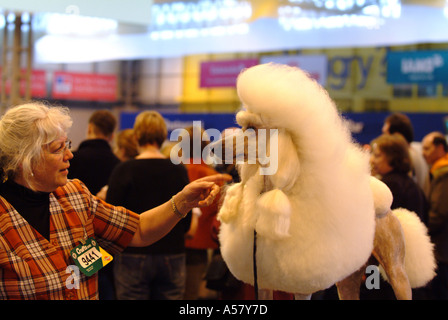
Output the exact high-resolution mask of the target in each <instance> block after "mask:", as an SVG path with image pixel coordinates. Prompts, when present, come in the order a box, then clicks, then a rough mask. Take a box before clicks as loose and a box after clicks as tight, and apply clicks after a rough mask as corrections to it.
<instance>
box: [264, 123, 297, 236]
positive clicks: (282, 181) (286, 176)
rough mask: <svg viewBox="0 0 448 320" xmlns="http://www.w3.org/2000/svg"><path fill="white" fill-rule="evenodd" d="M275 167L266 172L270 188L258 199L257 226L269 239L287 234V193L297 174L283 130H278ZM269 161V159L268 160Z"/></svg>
mask: <svg viewBox="0 0 448 320" xmlns="http://www.w3.org/2000/svg"><path fill="white" fill-rule="evenodd" d="M276 147H277V150H272V148H271V149H270V153H271V154H270V155H271V158H272V156H273V152H277V160H278V167H277V171H276V172H275V173H274V174H273V175H271V176H268V179H269V181H270V183H271V184H272V190H270V191H268V192H265V193H263V194H262V195H261V196H260V197H259V199H258V200H257V203H256V206H257V211H258V220H257V224H256V230H257V232H259V233H260V234H262V235H264V236H266V237H268V238H270V239H276V240H279V239H284V238H287V237H289V236H290V234H289V227H290V219H291V203H290V200H289V197H288V195H287V194H286V193H287V192H288V191H289V190H290V189H291V188H292V187H293V186H294V185H295V183H296V181H297V179H298V177H299V175H300V162H299V157H298V154H297V148H296V147H295V145H294V143H293V141H292V139H291V136H290V135H289V133H288V132H286V131H285V130H283V129H282V130H278V144H277V146H276ZM271 165H273V164H272V161H271Z"/></svg>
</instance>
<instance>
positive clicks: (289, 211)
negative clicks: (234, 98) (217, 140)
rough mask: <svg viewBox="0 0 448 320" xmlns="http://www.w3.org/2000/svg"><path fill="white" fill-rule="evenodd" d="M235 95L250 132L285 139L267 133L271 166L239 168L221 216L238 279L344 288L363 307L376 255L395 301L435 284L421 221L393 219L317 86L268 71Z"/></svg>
mask: <svg viewBox="0 0 448 320" xmlns="http://www.w3.org/2000/svg"><path fill="white" fill-rule="evenodd" d="M237 91H238V95H239V97H240V99H241V101H242V103H243V109H242V110H241V111H240V112H238V114H237V115H236V120H237V122H238V124H239V125H241V127H242V128H243V130H245V129H247V128H251V129H254V130H255V132H259V131H260V129H277V132H276V133H277V134H276V135H275V139H274V140H275V141H274V142H275V143H273V141H272V140H273V138H272V137H274V136H271V135H269V133H268V134H266V136H267V138H266V141H265V142H266V155H268V156H269V161H268V163H266V161H265V160H266V157H264V159H263V160H264V161H261V160H262V159H261V158H260V157H259V156H258V157H257V160H258V161H257V162H256V163H252V164H250V163H247V162H246V163H245V164H242V165H240V176H241V182H240V183H236V184H233V185H231V186H230V187H229V188H228V189H227V191H226V196H225V199H224V202H223V204H222V208H221V210H220V212H219V214H218V219H219V220H220V221H221V230H220V234H219V239H220V243H221V252H222V255H223V258H224V260H225V261H226V263H227V265H228V267H229V269H230V271H231V272H232V274H233V275H234V276H235V277H237V278H238V279H240V280H242V281H244V282H246V283H250V284H253V285H257V286H258V287H259V288H260V289H270V290H281V291H285V292H290V293H298V294H304V295H310V294H312V293H313V292H316V291H318V290H322V289H325V288H328V287H329V286H331V285H333V284H335V283H336V284H337V285H338V290H339V296H340V298H341V299H356V298H357V297H358V293H359V286H360V281H361V277H362V275H363V274H364V272H365V267H366V264H367V262H368V260H369V258H370V257H371V255H372V253H373V255H374V256H375V258H377V259H378V261H379V262H380V264H381V265H382V267H383V268H384V271H383V273H384V276H385V277H387V278H388V279H389V281H390V282H391V285H392V286H393V288H394V290H395V294H396V296H397V298H400V299H409V298H411V289H410V288H411V287H418V286H422V285H424V284H426V283H427V282H428V281H429V280H430V279H432V278H433V276H434V269H435V261H434V256H433V245H432V244H431V242H430V240H429V237H428V236H427V232H426V228H425V226H424V225H423V224H422V223H421V222H420V220H419V219H418V217H417V216H416V215H415V213H412V212H408V211H406V212H405V210H403V209H400V210H396V212H393V213H391V210H390V205H391V203H392V195H391V193H390V191H389V189H388V188H387V187H386V185H385V184H383V183H382V182H380V181H379V180H377V179H374V178H372V177H371V176H370V168H369V155H368V154H367V153H366V152H364V151H363V150H362V149H361V148H360V147H359V146H357V145H356V144H355V143H353V141H352V139H351V135H350V132H349V130H348V127H347V125H346V123H345V121H344V119H343V118H342V117H341V116H340V114H339V113H338V111H337V108H336V107H335V104H334V103H333V101H332V100H331V99H330V97H329V95H328V94H327V92H326V91H325V90H324V89H323V88H322V87H321V86H320V85H319V84H318V83H317V82H316V81H314V80H313V79H311V78H310V77H309V76H308V75H307V74H306V73H304V72H303V71H302V70H300V69H298V68H293V67H289V66H285V65H276V64H263V65H258V66H255V67H252V68H249V69H247V70H245V71H243V72H242V73H241V74H240V76H239V78H238V81H237ZM268 132H269V131H268ZM257 146H258V147H260V143H258V145H257ZM276 152H277V153H278V154H276V156H275V157H272V156H273V154H274V153H276ZM274 162H277V163H274ZM269 166H271V168H274V169H275V170H274V171H273V170H271V171H270V172H269V170H268V171H266V168H267V167H269ZM263 169H264V170H265V171H264V172H263V171H262V170H263ZM266 172H268V173H266ZM254 231H255V232H254ZM404 243H406V255H404V251H405V250H404ZM254 245H255V246H256V252H254ZM392 252H393V254H391V253H392ZM254 254H255V258H256V260H255V262H256V263H255V267H256V268H255V270H254V263H253V261H254V260H253V259H254ZM404 264H405V265H406V268H404V267H403V265H404ZM405 269H406V271H404V270H405ZM254 271H255V272H254ZM254 273H256V275H257V278H256V280H257V282H256V283H255V282H254ZM353 284H354V285H353ZM356 287H357V288H356Z"/></svg>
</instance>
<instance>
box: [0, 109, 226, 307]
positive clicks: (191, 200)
mask: <svg viewBox="0 0 448 320" xmlns="http://www.w3.org/2000/svg"><path fill="white" fill-rule="evenodd" d="M71 125H72V119H71V117H70V114H69V109H68V108H64V107H51V106H47V105H45V104H43V103H40V102H33V103H29V104H24V105H19V106H16V107H13V108H10V109H9V110H7V111H6V113H5V114H4V115H3V117H2V118H1V120H0V181H1V184H0V195H1V197H0V202H1V206H0V216H1V217H2V218H1V219H0V230H1V233H0V243H2V245H1V250H0V275H1V281H0V299H5V300H34V299H52V300H64V299H66V300H81V299H82V300H94V299H98V277H97V275H98V273H94V274H93V275H90V276H87V275H86V274H84V273H83V272H82V270H80V268H78V271H79V272H75V271H74V267H75V266H74V261H73V259H76V258H74V257H73V256H72V254H71V251H72V250H75V249H76V248H80V246H82V244H83V243H85V242H86V241H93V240H95V242H97V243H98V244H99V245H100V247H101V248H102V249H104V250H105V251H107V252H108V253H110V254H112V255H114V254H117V253H119V252H121V251H122V250H123V249H124V248H126V247H128V246H137V247H145V246H148V245H150V244H152V243H154V242H156V241H158V240H159V239H160V238H162V237H163V236H164V235H165V234H167V233H168V232H169V231H170V230H171V229H172V228H173V227H174V226H175V225H176V224H177V223H178V222H179V221H182V220H183V218H184V217H185V216H186V214H187V213H188V212H189V211H190V210H191V209H192V208H195V207H202V206H207V205H209V204H211V203H212V201H213V200H214V198H215V197H216V195H217V194H218V193H219V191H220V190H219V186H218V185H217V183H220V184H221V183H223V182H225V181H229V180H230V179H231V177H230V176H224V175H218V176H213V177H206V178H204V179H201V180H196V181H193V182H191V183H190V184H188V185H186V186H185V187H184V188H183V189H182V190H180V191H179V192H177V193H173V196H172V197H170V198H169V200H168V201H166V202H164V203H162V204H161V205H160V206H158V207H156V208H153V209H151V210H147V211H145V212H139V213H140V214H137V213H134V212H132V211H130V210H128V209H126V208H124V207H116V206H112V205H110V204H108V203H106V202H104V201H102V200H101V199H99V198H97V197H96V196H95V195H93V194H92V193H91V192H90V191H89V190H88V189H87V187H86V186H85V185H84V184H83V183H82V182H81V181H80V180H77V179H75V180H68V179H67V175H68V171H69V170H70V161H71V160H72V159H73V153H72V152H71V151H70V140H69V139H68V137H67V135H68V131H69V129H70V127H71ZM144 191H145V195H144V197H147V196H148V195H150V193H149V191H147V190H144ZM91 243H93V242H91ZM92 259H93V256H92Z"/></svg>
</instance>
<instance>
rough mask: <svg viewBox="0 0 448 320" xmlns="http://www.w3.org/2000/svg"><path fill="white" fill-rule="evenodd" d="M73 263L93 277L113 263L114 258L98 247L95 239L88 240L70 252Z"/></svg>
mask: <svg viewBox="0 0 448 320" xmlns="http://www.w3.org/2000/svg"><path fill="white" fill-rule="evenodd" d="M70 254H71V256H72V258H73V261H74V262H75V264H76V265H77V266H78V268H79V269H80V270H81V272H82V273H84V274H85V275H87V276H89V277H90V276H91V275H93V274H95V273H96V272H98V270H100V269H101V268H103V267H104V266H105V265H106V264H108V263H109V262H111V261H112V259H113V258H112V256H111V255H110V254H109V253H107V252H106V251H105V250H103V248H101V247H100V246H99V245H98V242H96V240H95V239H93V238H88V239H87V240H85V241H83V243H81V244H80V245H79V246H76V247H75V248H74V249H72V250H71V251H70Z"/></svg>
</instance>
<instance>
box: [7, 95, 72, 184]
mask: <svg viewBox="0 0 448 320" xmlns="http://www.w3.org/2000/svg"><path fill="white" fill-rule="evenodd" d="M72 123H73V121H72V119H71V117H70V114H69V109H68V108H66V107H60V106H48V105H46V104H45V103H43V102H31V103H26V104H22V105H18V106H15V107H12V108H10V109H9V110H8V111H7V112H6V113H5V114H4V115H3V117H2V118H1V120H0V169H1V176H2V180H3V181H6V180H7V179H9V178H13V177H14V176H16V175H17V174H18V173H19V172H20V171H21V173H22V174H23V178H24V179H25V181H27V182H28V184H29V185H30V186H31V187H32V186H33V184H32V181H31V178H32V176H33V166H35V165H38V164H39V161H41V160H42V147H43V146H44V145H46V144H48V143H50V142H52V141H54V140H56V139H58V138H59V137H60V136H61V134H64V133H65V134H66V133H68V130H69V129H70V127H71V126H72ZM30 182H31V183H30Z"/></svg>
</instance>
